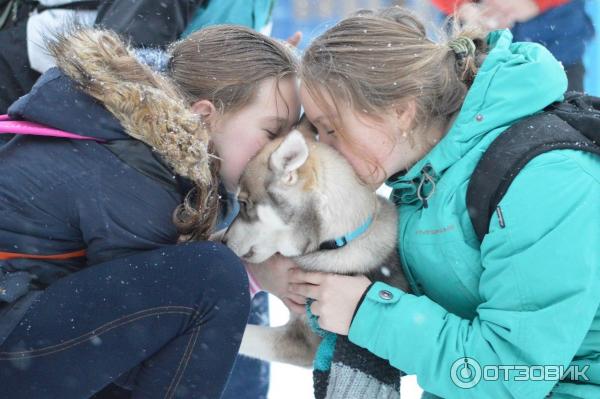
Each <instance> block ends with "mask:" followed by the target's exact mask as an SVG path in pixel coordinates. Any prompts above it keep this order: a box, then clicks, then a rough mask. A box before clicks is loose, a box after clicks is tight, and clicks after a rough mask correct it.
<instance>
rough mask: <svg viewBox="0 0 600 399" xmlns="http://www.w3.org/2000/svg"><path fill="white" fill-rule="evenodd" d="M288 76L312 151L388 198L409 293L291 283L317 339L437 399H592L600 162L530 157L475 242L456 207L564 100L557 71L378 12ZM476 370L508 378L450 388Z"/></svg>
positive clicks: (353, 282)
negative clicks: (480, 175) (353, 348)
mask: <svg viewBox="0 0 600 399" xmlns="http://www.w3.org/2000/svg"><path fill="white" fill-rule="evenodd" d="M300 75H301V90H300V96H301V100H302V104H303V106H304V108H305V111H306V115H307V116H308V118H309V119H310V120H311V121H312V122H313V124H314V125H315V126H316V127H317V129H318V132H319V139H320V140H322V141H324V142H326V143H328V144H330V145H332V146H333V147H335V148H336V149H338V150H339V151H340V152H341V153H342V154H343V155H344V156H345V157H346V158H347V159H348V160H349V161H350V163H351V164H352V165H353V167H354V168H355V170H356V172H357V173H358V174H359V175H360V176H361V177H362V178H363V180H364V181H365V183H366V184H370V185H372V187H373V188H376V187H378V186H379V185H380V184H381V183H382V182H384V181H385V183H386V184H387V185H389V186H390V187H392V188H393V192H392V199H393V200H394V201H395V202H396V204H397V206H398V209H399V214H400V215H399V241H398V246H399V251H400V255H401V258H402V262H403V266H404V269H405V273H406V274H407V276H409V278H410V280H412V286H413V289H414V291H416V294H409V293H405V292H403V291H401V290H399V289H396V288H394V287H390V286H387V285H385V284H383V283H380V282H375V283H374V284H371V282H370V281H368V280H367V279H366V278H365V277H360V276H356V277H350V276H337V275H326V274H319V273H304V272H301V271H292V274H293V280H294V281H293V283H292V284H291V285H290V291H291V293H292V295H300V296H301V297H310V298H314V299H316V302H314V303H313V305H312V306H311V310H312V312H313V313H314V314H316V315H318V316H319V324H320V326H321V327H323V328H325V329H327V330H330V331H333V332H336V333H339V334H348V336H349V339H350V341H352V342H354V343H355V344H357V345H359V346H362V347H365V348H367V349H368V350H370V351H371V352H373V353H374V354H376V355H378V356H380V357H382V358H384V359H388V360H389V361H390V362H391V364H392V365H394V366H395V367H397V368H399V369H401V370H403V371H405V372H407V373H414V374H416V375H417V377H418V381H419V384H420V385H421V386H422V387H423V388H424V389H426V390H427V391H429V392H432V393H434V394H436V395H439V396H441V397H448V398H449V397H453V398H509V397H511V398H512V397H515V398H543V397H545V396H546V395H548V394H549V393H550V392H552V394H553V395H554V396H552V397H553V398H567V397H568V398H592V397H600V388H599V387H600V385H599V384H600V377H598V374H597V372H595V371H593V370H595V368H597V367H598V366H600V363H599V360H598V359H599V358H600V338H599V337H600V327H599V326H600V313H599V310H598V309H599V305H600V278H599V277H600V274H599V273H600V252H599V251H598V237H600V207H599V206H598V199H599V198H600V158H599V157H598V156H597V155H594V154H591V153H587V152H583V151H577V150H566V149H565V150H554V151H549V152H546V153H544V154H542V155H539V156H537V157H536V158H534V159H533V160H532V161H531V162H529V163H528V164H527V165H526V166H525V167H524V168H523V169H522V170H521V171H520V173H519V174H518V176H517V177H516V178H515V180H514V181H513V182H512V185H511V186H510V188H509V189H508V191H507V192H506V194H505V196H504V197H503V199H502V201H501V202H500V208H501V209H502V213H503V221H500V220H499V218H498V215H496V214H494V216H493V217H492V218H491V221H490V229H489V233H488V234H487V235H486V236H485V239H484V240H483V242H482V243H480V242H479V240H478V239H477V237H476V235H475V232H474V230H473V226H472V225H471V221H470V219H469V214H468V211H467V208H466V204H465V195H466V190H467V185H468V183H469V179H470V176H471V173H472V172H473V170H474V168H475V165H476V163H477V162H478V160H479V159H480V157H481V154H482V153H483V152H484V151H485V150H486V149H487V147H488V146H489V144H490V142H492V141H493V140H494V139H495V138H496V137H497V136H499V135H500V134H501V133H502V132H503V131H504V130H505V129H506V128H508V127H509V126H511V125H512V124H513V123H514V122H516V121H518V120H519V119H521V118H523V117H526V116H528V115H532V114H534V113H537V112H538V111H541V110H542V109H544V108H545V107H546V106H548V105H549V104H551V103H553V102H555V101H559V100H561V99H562V97H563V93H564V92H565V89H566V87H567V79H566V76H565V73H564V70H563V68H562V66H561V65H560V63H558V62H557V61H556V59H555V58H554V57H553V56H552V55H551V54H550V53H549V52H548V51H547V50H546V49H545V48H543V47H542V46H540V45H537V44H532V43H513V42H512V36H511V33H510V32H509V31H508V30H505V31H496V32H493V33H491V34H489V35H488V36H487V37H482V36H478V35H474V34H469V33H467V32H457V34H456V36H455V37H454V38H453V39H452V40H450V41H449V42H448V43H445V44H444V43H441V44H439V43H434V42H432V41H431V40H429V39H428V38H427V37H426V35H425V29H424V27H423V25H422V24H421V22H419V21H418V20H417V19H416V18H414V17H413V16H412V15H410V14H409V13H407V12H405V11H404V10H402V9H401V8H391V9H386V10H383V11H381V12H363V13H361V14H358V15H356V16H353V17H350V18H348V19H345V20H343V21H342V22H340V23H339V24H337V25H336V26H334V27H333V28H331V29H330V30H328V31H327V32H325V33H324V34H323V35H321V36H320V37H319V38H317V39H316V40H315V41H314V42H313V43H312V44H311V45H310V47H309V48H308V49H307V50H306V53H305V54H304V57H303V63H302V67H301V74H300ZM465 359H466V360H465ZM469 359H470V360H469ZM457 362H458V363H457ZM465 362H466V363H465ZM469 362H470V363H469ZM453 365H454V368H453ZM484 365H498V366H503V365H504V366H508V370H509V371H508V372H507V374H506V376H504V375H502V374H499V375H498V377H497V378H496V381H486V380H485V379H484V380H481V381H480V382H479V383H478V384H474V386H472V387H470V388H469V389H466V388H461V387H460V386H459V385H460V378H461V377H462V378H466V379H468V378H469V376H473V375H474V374H476V372H477V366H480V368H479V371H481V368H482V367H483V366H484ZM513 365H530V366H531V365H554V366H557V365H561V366H567V365H574V366H580V367H581V368H582V369H583V368H584V367H585V366H586V365H587V366H590V369H589V371H588V373H587V378H588V379H587V380H586V379H585V378H579V380H576V379H577V378H575V379H573V378H571V379H569V378H565V379H564V380H562V381H561V382H560V383H558V384H557V380H558V376H556V377H554V378H553V377H547V378H543V381H540V378H539V370H538V371H537V372H536V373H535V376H537V378H535V377H533V374H531V377H530V378H529V379H527V378H522V377H523V370H515V369H514V366H513ZM510 366H513V369H512V371H511V369H510ZM453 370H454V372H455V376H456V377H457V378H458V383H457V382H456V381H457V379H453V378H452V372H453ZM457 372H458V373H460V374H459V375H456V373H457ZM519 376H521V378H519ZM559 376H560V375H559ZM519 379H521V381H519ZM536 379H537V381H535V380H536Z"/></svg>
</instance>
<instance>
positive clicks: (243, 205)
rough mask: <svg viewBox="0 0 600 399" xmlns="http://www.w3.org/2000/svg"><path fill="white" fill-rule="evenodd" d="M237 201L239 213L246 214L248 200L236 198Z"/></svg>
mask: <svg viewBox="0 0 600 399" xmlns="http://www.w3.org/2000/svg"><path fill="white" fill-rule="evenodd" d="M238 202H239V203H240V213H241V214H242V216H244V217H246V216H248V208H249V206H248V200H246V199H242V198H238Z"/></svg>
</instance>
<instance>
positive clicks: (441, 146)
mask: <svg viewBox="0 0 600 399" xmlns="http://www.w3.org/2000/svg"><path fill="white" fill-rule="evenodd" d="M487 39H488V45H489V47H490V48H491V50H490V51H489V53H488V55H487V56H486V58H485V60H484V62H483V64H482V65H481V68H480V69H479V71H478V72H477V76H476V78H475V80H474V82H473V84H472V86H471V88H470V89H469V91H468V93H467V95H466V97H465V100H464V103H463V106H462V107H461V109H460V111H459V113H458V115H457V117H456V119H455V121H454V123H453V125H452V127H451V128H450V130H449V131H448V132H447V133H446V135H445V136H444V137H443V138H442V140H440V142H439V143H437V144H436V145H435V146H434V147H433V148H432V149H431V151H430V152H429V153H428V154H426V155H425V156H424V157H423V158H422V159H421V160H420V161H419V162H417V163H416V164H415V165H413V166H412V167H411V168H410V169H409V170H408V171H407V172H406V173H404V174H397V175H395V176H393V177H392V178H390V179H388V181H387V184H388V185H390V186H391V187H393V188H402V187H405V183H407V182H411V181H413V180H414V179H418V178H419V176H420V175H421V173H422V171H423V169H424V168H425V169H428V168H429V171H432V174H433V175H434V176H438V177H439V176H440V175H441V174H443V172H444V171H445V170H446V169H447V168H449V167H450V166H451V165H453V164H454V163H456V162H457V161H458V160H459V159H460V158H462V157H463V156H465V154H467V153H468V152H469V151H471V150H473V149H474V148H475V147H477V146H478V144H480V142H481V141H482V140H483V139H484V137H485V136H486V135H487V134H488V133H490V132H492V131H495V130H496V129H499V128H503V127H504V128H506V127H508V126H510V125H512V124H513V123H515V122H516V121H518V120H519V119H521V118H523V117H526V116H529V115H532V114H534V113H536V112H538V111H541V110H542V109H544V108H545V107H546V106H548V105H550V104H551V103H553V102H555V101H559V100H561V99H562V98H563V94H564V93H565V91H566V89H567V77H566V74H565V72H564V69H563V67H562V65H561V64H560V63H559V62H558V61H557V60H556V58H554V56H553V55H552V54H551V53H550V52H549V51H548V50H547V49H546V48H544V47H543V46H541V45H539V44H535V43H513V41H512V39H513V36H512V34H511V32H510V31H509V30H500V31H495V32H492V33H490V34H489V35H488V38H487Z"/></svg>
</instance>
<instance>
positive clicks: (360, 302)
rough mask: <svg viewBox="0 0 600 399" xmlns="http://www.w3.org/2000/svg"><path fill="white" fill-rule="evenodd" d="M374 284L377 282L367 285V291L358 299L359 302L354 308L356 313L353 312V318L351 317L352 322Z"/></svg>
mask: <svg viewBox="0 0 600 399" xmlns="http://www.w3.org/2000/svg"><path fill="white" fill-rule="evenodd" d="M373 284H375V283H374V282H372V283H371V284H369V286H368V287H367V289H366V290H365V292H363V294H362V295H361V297H360V299H359V300H358V303H357V304H356V307H355V308H354V313H353V314H352V318H351V319H350V324H352V322H353V321H354V318H355V317H356V312H358V308H360V305H361V304H362V303H363V301H364V300H365V297H366V296H367V292H369V290H370V289H371V287H372V286H373Z"/></svg>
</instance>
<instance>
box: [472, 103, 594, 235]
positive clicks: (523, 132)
mask: <svg viewBox="0 0 600 399" xmlns="http://www.w3.org/2000/svg"><path fill="white" fill-rule="evenodd" d="M557 149H575V150H580V151H587V152H591V153H595V154H598V155H600V98H598V97H592V96H587V95H584V94H582V93H576V92H568V93H566V94H565V99H564V101H562V102H559V103H554V104H551V105H550V106H548V107H547V108H546V109H544V112H542V113H539V114H535V115H533V116H530V117H527V118H525V119H522V120H520V121H519V122H517V123H515V124H514V125H512V126H511V127H510V128H508V129H507V130H506V131H504V132H502V134H500V136H498V138H496V139H495V140H494V141H493V142H492V144H491V145H490V146H489V148H488V149H487V150H486V152H485V153H484V154H483V156H482V157H481V159H480V160H479V162H478V163H477V166H476V167H475V170H474V171H473V174H472V175H471V180H470V182H469V186H468V188H467V210H468V212H469V216H470V218H471V222H472V223H473V227H474V228H475V233H476V234H477V237H478V238H479V241H482V240H483V237H484V236H485V235H486V234H487V233H488V231H489V226H490V218H491V217H492V215H493V213H494V212H497V214H498V219H499V223H500V226H501V227H504V219H503V217H502V211H501V209H500V208H499V206H498V204H499V203H500V200H502V197H503V196H504V194H506V191H507V190H508V187H509V186H510V184H511V183H512V181H513V180H514V178H515V177H516V176H517V174H518V173H519V172H520V171H521V169H523V167H524V166H525V165H526V164H527V162H529V161H530V160H531V159H533V158H534V157H536V156H538V155H539V154H542V153H544V152H547V151H552V150H557ZM599 206H600V201H599Z"/></svg>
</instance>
